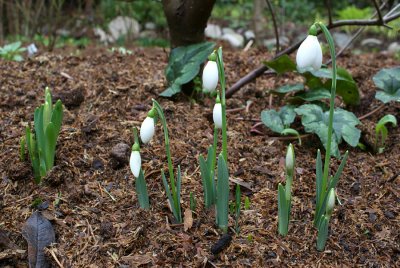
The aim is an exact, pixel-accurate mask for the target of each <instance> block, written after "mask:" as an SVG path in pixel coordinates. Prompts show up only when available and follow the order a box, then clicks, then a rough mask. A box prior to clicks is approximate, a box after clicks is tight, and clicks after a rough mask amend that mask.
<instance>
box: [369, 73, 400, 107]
mask: <svg viewBox="0 0 400 268" xmlns="http://www.w3.org/2000/svg"><path fill="white" fill-rule="evenodd" d="M372 79H373V81H374V83H375V85H376V86H377V87H378V88H379V89H382V90H383V91H378V92H376V95H375V98H376V99H378V100H380V101H382V102H383V103H388V102H390V101H397V102H400V67H395V68H391V69H382V70H380V71H379V72H378V73H377V74H376V75H375V76H374V77H373V78H372Z"/></svg>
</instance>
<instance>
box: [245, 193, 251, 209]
mask: <svg viewBox="0 0 400 268" xmlns="http://www.w3.org/2000/svg"><path fill="white" fill-rule="evenodd" d="M244 209H245V210H249V209H250V199H249V197H248V196H246V197H245V198H244Z"/></svg>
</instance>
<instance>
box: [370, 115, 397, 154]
mask: <svg viewBox="0 0 400 268" xmlns="http://www.w3.org/2000/svg"><path fill="white" fill-rule="evenodd" d="M389 123H390V124H392V126H394V127H395V126H397V120H396V117H394V116H393V115H391V114H387V115H385V116H384V117H382V118H381V119H380V120H379V121H378V123H377V124H376V127H375V134H376V141H375V143H376V144H377V145H378V144H379V145H378V146H384V144H385V141H386V138H387V135H388V130H387V128H386V126H385V125H386V124H389ZM379 135H380V137H381V140H380V141H378V138H379Z"/></svg>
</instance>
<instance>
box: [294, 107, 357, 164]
mask: <svg viewBox="0 0 400 268" xmlns="http://www.w3.org/2000/svg"><path fill="white" fill-rule="evenodd" d="M295 111H296V113H297V114H298V115H301V116H302V118H301V122H302V124H303V126H304V130H305V131H306V132H308V133H315V134H317V135H318V137H319V138H320V140H321V142H322V144H323V145H324V147H325V148H326V145H327V142H328V121H329V111H326V112H324V111H323V110H322V108H321V107H320V106H318V105H315V104H304V105H302V106H300V107H298V108H296V109H295ZM359 123H360V121H359V120H358V118H357V117H356V116H355V115H354V114H353V113H351V112H348V111H346V110H343V109H340V108H338V109H336V110H335V112H334V116H333V133H334V135H332V144H331V154H332V155H333V156H335V157H339V156H340V153H339V149H338V144H340V143H341V141H342V139H344V140H345V141H346V142H347V143H348V144H349V145H351V146H353V147H355V146H357V144H358V141H359V139H360V135H361V131H360V130H359V129H357V128H356V127H355V126H356V125H358V124H359Z"/></svg>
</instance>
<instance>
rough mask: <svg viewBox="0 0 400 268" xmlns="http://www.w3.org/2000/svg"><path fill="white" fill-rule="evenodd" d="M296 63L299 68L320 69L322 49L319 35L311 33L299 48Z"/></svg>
mask: <svg viewBox="0 0 400 268" xmlns="http://www.w3.org/2000/svg"><path fill="white" fill-rule="evenodd" d="M296 63H297V67H298V69H299V70H300V71H301V70H302V69H309V68H311V69H313V70H315V71H318V70H319V69H320V68H321V65H322V49H321V45H320V44H319V42H318V37H316V36H315V35H309V36H307V38H306V39H305V40H304V41H303V43H301V45H300V47H299V49H298V50H297V55H296Z"/></svg>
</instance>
